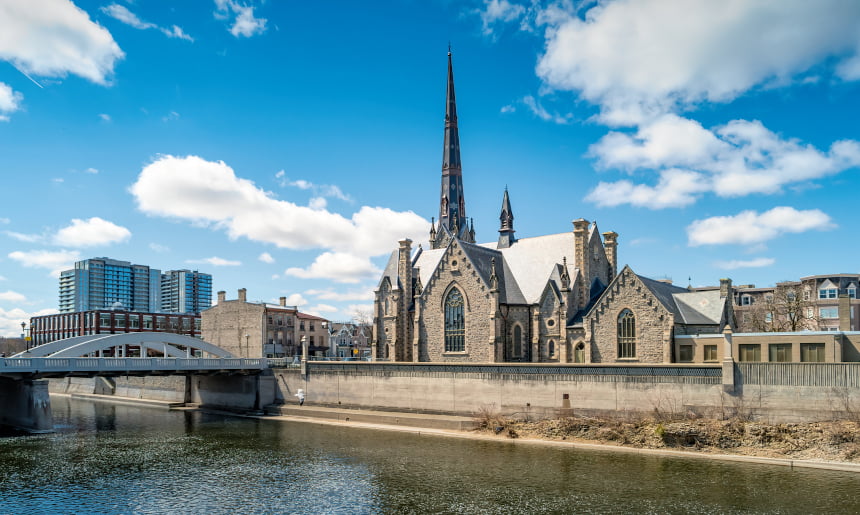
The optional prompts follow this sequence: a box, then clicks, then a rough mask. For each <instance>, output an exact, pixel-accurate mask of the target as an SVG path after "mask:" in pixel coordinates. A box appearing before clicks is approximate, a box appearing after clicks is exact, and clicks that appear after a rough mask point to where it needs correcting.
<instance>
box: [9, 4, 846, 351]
mask: <svg viewBox="0 0 860 515" xmlns="http://www.w3.org/2000/svg"><path fill="white" fill-rule="evenodd" d="M858 25H860V3H857V2H853V1H850V0H833V1H826V0H822V1H819V2H808V1H803V0H800V1H785V0H780V1H765V0H760V1H754V2H749V1H740V0H737V1H727V2H712V1H709V0H677V1H669V0H618V1H607V2H600V3H596V2H569V1H560V2H543V1H537V0H536V1H523V2H517V1H514V0H476V1H463V2H454V1H450V0H426V1H417V0H415V1H409V0H400V1H397V0H390V1H379V2H348V1H340V2H330V1H316V2H293V1H277V2H275V1H268V2H255V1H233V0H215V1H203V0H200V1H188V2H177V3H175V5H174V6H173V7H171V8H165V3H164V2H155V1H151V0H149V1H148V0H134V1H122V0H117V1H116V2H115V3H112V2H109V1H106V2H92V1H76V2H74V3H72V2H70V1H68V0H3V1H2V2H0V170H2V181H3V182H2V184H3V203H2V208H0V278H1V279H0V334H7V335H15V334H17V333H19V332H20V322H21V321H23V320H26V319H28V318H29V317H30V316H31V315H34V314H46V313H50V312H54V311H55V310H56V308H57V279H56V277H57V272H58V271H59V270H62V269H65V268H68V267H70V266H71V265H72V263H73V262H74V261H76V260H79V259H86V258H89V257H97V256H108V257H112V258H115V259H122V260H128V261H132V262H134V263H140V264H146V265H150V266H152V267H155V268H160V269H163V270H169V269H181V268H190V269H198V270H200V271H203V272H208V273H211V274H212V275H213V277H214V287H215V289H216V290H226V291H227V295H228V298H235V296H236V289H238V288H242V287H244V288H247V289H248V296H249V298H250V299H253V300H266V301H273V300H276V299H277V298H278V297H280V296H285V297H288V299H289V301H288V302H289V303H290V304H296V305H299V306H300V308H301V309H303V310H305V311H308V312H311V313H315V314H318V315H321V316H324V317H328V318H330V319H334V320H343V319H348V318H350V317H351V316H352V315H353V314H354V313H355V312H356V311H357V310H364V311H369V306H370V304H371V303H372V290H373V288H374V286H375V284H376V281H377V279H378V276H379V269H380V268H381V267H382V266H384V261H385V259H386V257H387V254H388V253H389V252H390V251H391V250H392V249H393V248H395V247H396V241H397V240H398V239H400V238H402V237H404V236H408V237H411V238H412V239H413V240H414V241H416V242H422V241H426V238H427V232H428V229H429V220H430V217H431V216H434V215H435V214H436V213H437V212H438V192H439V180H440V168H441V154H442V152H441V151H442V129H443V120H444V95H445V79H446V77H445V73H446V59H447V58H446V52H447V48H448V44H449V42H450V43H451V45H452V48H453V57H454V69H455V80H456V88H457V100H458V115H459V121H460V138H461V148H462V162H463V177H464V179H463V181H464V188H465V195H466V201H467V212H468V214H469V216H471V217H473V218H474V220H475V227H476V232H477V238H478V240H479V241H494V240H495V239H496V238H497V235H498V234H497V232H496V231H497V229H498V223H499V222H498V214H499V208H500V204H501V199H502V193H503V191H504V188H505V187H506V186H507V187H508V189H509V191H510V196H511V201H512V205H513V209H514V214H515V217H516V220H515V228H516V230H517V236H518V237H521V238H522V237H528V236H537V235H541V234H549V233H557V232H563V231H568V230H571V229H572V225H571V223H570V222H571V221H572V220H573V219H576V218H580V217H582V218H586V219H588V220H596V221H597V222H598V224H599V227H600V229H601V230H603V231H606V230H614V231H616V232H618V233H619V234H620V237H619V260H620V263H621V264H622V265H623V264H630V265H631V266H632V267H633V269H634V270H635V271H636V272H638V273H640V274H643V275H647V276H651V277H656V278H665V277H669V278H672V279H673V280H674V281H675V282H676V284H681V285H686V284H687V282H688V278H690V281H691V282H692V284H694V285H706V284H716V283H717V281H718V279H719V278H720V277H731V278H732V279H733V280H734V281H735V283H736V284H741V283H755V284H757V285H768V284H773V283H774V282H776V281H781V280H786V279H793V278H797V277H801V276H805V275H814V274H824V273H841V272H858V271H860V270H858V266H857V264H856V258H855V257H854V256H856V255H857V254H858V244H857V238H856V237H855V225H856V221H857V218H858V217H857V214H856V209H855V204H856V201H855V194H854V190H856V189H857V187H858V182H860V180H858V178H857V167H858V164H860V143H858V141H860V126H858V124H857V122H856V120H858V119H860V102H858V93H860V85H858V79H860V38H858V36H857V27H858Z"/></svg>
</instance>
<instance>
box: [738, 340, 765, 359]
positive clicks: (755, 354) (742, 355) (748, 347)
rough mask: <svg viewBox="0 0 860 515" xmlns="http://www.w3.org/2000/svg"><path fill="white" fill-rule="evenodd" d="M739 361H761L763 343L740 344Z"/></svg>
mask: <svg viewBox="0 0 860 515" xmlns="http://www.w3.org/2000/svg"><path fill="white" fill-rule="evenodd" d="M738 361H752V362H756V361H761V345H755V344H742V345H738Z"/></svg>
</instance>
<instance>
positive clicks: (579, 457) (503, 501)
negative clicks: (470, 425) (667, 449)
mask: <svg viewBox="0 0 860 515" xmlns="http://www.w3.org/2000/svg"><path fill="white" fill-rule="evenodd" d="M52 402H53V405H54V422H55V424H56V429H57V432H56V433H53V434H48V435H36V436H25V435H17V436H15V435H12V436H9V435H6V436H4V437H2V438H0V513H3V514H6V513H11V514H15V513H26V514H41V513H51V514H54V513H207V514H210V513H504V514H510V513H624V512H626V513H630V512H636V513H855V512H860V499H858V498H857V494H858V492H860V474H851V473H846V472H834V471H821V470H805V469H794V470H791V469H789V468H787V467H778V466H769V465H754V464H738V463H723V462H719V461H710V460H707V461H706V460H695V459H683V458H669V457H655V456H637V455H630V454H625V453H611V452H601V451H586V450H574V449H565V448H558V447H550V446H537V445H517V444H511V443H508V442H501V441H500V442H494V441H475V440H466V439H457V438H444V437H434V436H420V435H414V434H408V433H396V432H386V431H373V430H365V429H357V428H348V427H339V426H337V427H336V426H323V425H316V424H307V423H296V422H283V421H274V420H257V419H245V418H235V417H228V416H222V415H216V414H206V413H198V412H189V411H166V410H161V409H155V408H146V407H131V406H122V405H114V404H108V403H99V402H90V401H79V400H69V399H64V398H54V399H53V400H52Z"/></svg>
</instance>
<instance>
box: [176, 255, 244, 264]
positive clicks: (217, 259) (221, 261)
mask: <svg viewBox="0 0 860 515" xmlns="http://www.w3.org/2000/svg"><path fill="white" fill-rule="evenodd" d="M185 262H186V263H188V264H190V265H212V266H239V265H241V264H242V262H241V261H233V260H230V259H224V258H220V257H217V256H212V257H208V258H204V259H188V260H186V261H185Z"/></svg>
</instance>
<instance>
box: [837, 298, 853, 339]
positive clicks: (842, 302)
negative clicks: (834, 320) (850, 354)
mask: <svg viewBox="0 0 860 515" xmlns="http://www.w3.org/2000/svg"><path fill="white" fill-rule="evenodd" d="M839 330H840V331H850V330H851V299H850V298H849V297H848V294H847V293H840V294H839Z"/></svg>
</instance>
